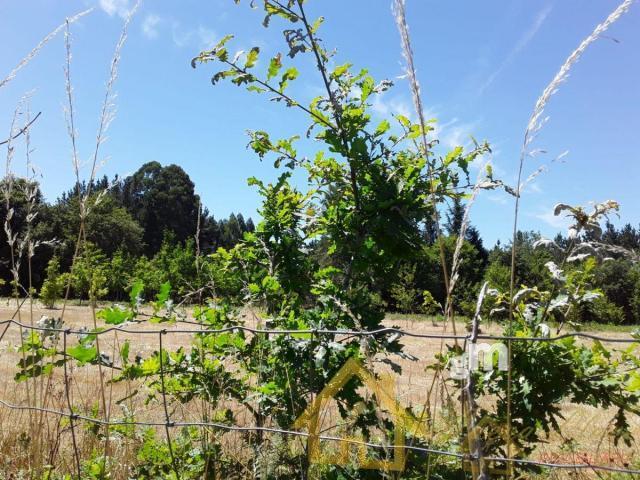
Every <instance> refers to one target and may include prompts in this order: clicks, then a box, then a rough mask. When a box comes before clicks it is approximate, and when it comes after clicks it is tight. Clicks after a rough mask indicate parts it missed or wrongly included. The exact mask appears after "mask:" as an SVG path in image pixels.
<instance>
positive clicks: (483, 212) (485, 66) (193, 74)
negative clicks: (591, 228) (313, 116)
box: [0, 0, 640, 245]
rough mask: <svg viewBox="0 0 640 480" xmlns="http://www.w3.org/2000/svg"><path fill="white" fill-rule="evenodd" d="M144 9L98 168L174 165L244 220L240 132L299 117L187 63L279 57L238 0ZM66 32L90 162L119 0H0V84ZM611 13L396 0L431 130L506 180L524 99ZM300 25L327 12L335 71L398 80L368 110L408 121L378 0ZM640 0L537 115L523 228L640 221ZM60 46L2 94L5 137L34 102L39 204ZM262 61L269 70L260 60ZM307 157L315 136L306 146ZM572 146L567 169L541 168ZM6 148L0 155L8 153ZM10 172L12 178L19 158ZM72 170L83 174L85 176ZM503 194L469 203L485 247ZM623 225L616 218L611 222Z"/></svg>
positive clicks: (498, 234) (62, 172)
mask: <svg viewBox="0 0 640 480" xmlns="http://www.w3.org/2000/svg"><path fill="white" fill-rule="evenodd" d="M242 3H243V5H240V6H236V5H235V4H234V2H233V1H232V0H206V1H205V0H199V1H196V0H181V1H180V2H177V1H175V0H173V1H171V0H147V1H146V2H144V3H143V5H142V8H141V9H140V11H139V12H138V14H137V16H136V18H135V19H134V20H133V23H132V25H131V28H130V34H129V39H128V42H127V44H126V46H125V48H124V51H123V58H122V64H121V69H120V77H119V78H118V82H117V85H116V90H117V93H118V99H117V117H116V119H115V121H114V123H113V125H112V127H111V129H110V131H109V139H108V141H107V143H106V144H105V145H104V147H103V150H102V151H103V154H104V157H105V158H104V165H103V166H102V168H101V170H100V174H102V173H105V174H108V175H113V174H115V173H119V174H121V175H125V174H128V173H132V172H134V171H135V170H136V169H137V168H138V167H139V166H140V165H141V164H143V163H145V162H148V161H151V160H157V161H159V162H160V163H162V164H170V163H177V164H179V165H180V166H182V167H183V168H184V169H185V170H186V171H187V172H188V173H189V175H190V176H191V177H192V179H193V180H194V182H195V184H196V188H197V191H198V193H199V194H200V195H201V196H202V198H203V200H204V202H205V204H206V205H207V206H208V207H209V209H210V210H211V211H212V212H213V213H214V215H215V216H216V217H217V218H220V217H224V216H227V215H228V214H229V213H230V212H231V211H241V212H242V213H244V214H245V215H253V216H254V217H255V210H256V208H257V207H258V205H259V197H258V195H257V194H256V192H255V190H254V189H253V188H252V187H249V186H247V182H246V179H247V177H250V176H257V177H259V178H264V179H271V178H274V176H275V172H274V170H273V168H272V164H271V162H268V161H265V162H263V163H261V162H260V161H259V160H258V159H257V158H256V157H255V155H253V154H252V153H251V152H249V151H247V150H246V143H247V137H246V133H245V132H246V130H247V129H265V130H268V131H270V132H271V133H272V134H273V135H275V136H290V135H293V134H296V133H301V132H304V130H305V129H306V125H305V123H304V118H303V117H301V116H300V115H298V114H297V113H296V112H294V111H291V110H289V109H285V108H284V107H282V108H278V106H274V105H271V104H270V103H269V102H268V100H267V99H266V98H265V97H261V96H257V95H253V94H248V93H246V92H245V91H244V90H241V89H238V88H237V87H234V86H232V85H230V84H221V85H219V86H216V87H212V86H211V84H210V82H209V78H210V76H211V74H212V73H213V72H214V66H211V67H207V66H205V67H199V68H198V69H197V70H193V69H192V68H191V67H190V65H189V62H190V60H191V58H192V57H193V56H195V55H196V54H197V53H198V52H199V51H200V50H201V49H203V48H206V47H208V46H210V45H212V44H213V43H215V41H216V40H217V39H219V38H220V37H222V36H223V35H225V34H227V33H235V34H236V39H235V40H234V42H233V43H232V44H231V48H237V49H243V50H246V49H248V48H250V47H251V46H254V45H258V46H260V47H261V48H262V50H263V56H264V58H266V55H271V54H273V53H275V52H277V51H280V50H282V49H284V47H283V42H282V37H281V33H280V30H279V29H278V26H280V24H279V22H277V21H276V22H273V24H272V26H271V28H269V29H264V28H263V27H262V25H261V19H262V16H261V14H260V12H259V11H254V10H251V9H250V8H249V6H248V1H246V2H242ZM92 6H94V7H95V10H94V11H93V12H92V13H91V14H90V15H88V16H86V17H84V18H83V19H81V20H80V21H79V22H78V23H76V24H74V25H73V26H72V32H73V46H72V48H73V64H72V77H73V83H74V88H75V92H74V93H75V97H76V110H77V118H76V121H77V126H78V128H77V129H78V131H79V135H80V151H81V156H82V158H83V159H88V158H89V154H90V151H91V147H92V142H93V139H94V137H95V131H96V128H97V119H98V114H99V109H100V106H101V100H102V97H103V95H104V84H105V81H106V79H107V76H108V69H109V62H110V59H111V55H112V52H113V48H114V45H115V43H116V41H117V38H118V35H119V32H120V29H121V25H122V21H123V16H124V15H126V11H127V8H129V6H130V2H128V1H127V0H92V1H89V0H65V1H60V0H29V1H26V2H25V1H18V0H5V1H3V2H1V3H0V26H1V29H0V36H1V38H0V78H4V77H5V76H6V75H7V74H8V73H9V72H10V71H11V70H12V68H13V67H14V66H15V65H16V64H17V63H18V62H19V61H20V59H21V58H22V57H23V56H24V55H26V53H28V52H29V51H30V50H31V48H33V46H35V45H36V44H37V43H38V41H39V40H40V39H41V38H42V37H44V36H45V35H46V34H47V33H48V32H49V31H51V30H52V29H53V28H55V27H56V26H57V25H58V24H60V23H61V22H62V21H63V20H64V18H65V17H66V16H70V15H72V14H74V13H76V12H78V11H80V10H83V9H85V8H87V7H92ZM616 6H617V2H616V1H612V0H600V1H597V2H596V1H589V2H587V1H584V0H555V1H553V0H540V1H538V0H517V1H516V0H512V1H510V2H472V1H470V0H467V1H458V2H442V1H432V0H407V14H408V20H409V24H410V28H411V34H412V40H413V45H414V51H415V56H416V64H417V67H418V74H419V77H420V82H421V85H422V91H423V102H424V105H425V108H426V109H427V110H428V112H427V116H428V117H436V118H438V120H439V135H440V139H441V141H442V143H443V145H446V146H453V145H456V144H467V143H468V138H469V135H473V136H474V137H476V138H478V139H486V140H488V141H489V142H490V143H491V144H492V146H493V149H494V156H493V162H494V165H495V170H496V172H497V174H498V176H500V177H502V178H504V179H505V180H506V181H507V182H510V183H514V177H515V173H516V170H517V162H518V155H519V151H520V145H521V142H522V136H523V133H524V130H525V127H526V124H527V121H528V118H529V116H530V114H531V110H532V108H533V105H534V103H535V101H536V99H537V97H538V96H539V95H540V93H541V92H542V90H543V88H544V87H545V86H546V84H547V83H548V82H549V81H550V80H551V78H553V76H554V75H555V73H556V71H557V70H558V68H559V67H560V65H561V64H562V63H563V62H564V60H565V58H566V57H567V56H568V55H569V53H571V51H572V50H573V49H574V48H575V47H576V46H577V45H578V44H579V42H580V41H581V40H582V39H583V38H585V37H586V36H587V35H588V34H589V33H590V32H591V31H592V30H593V28H594V27H595V25H596V24H598V23H600V22H601V21H602V20H604V19H605V18H606V16H607V15H608V14H609V13H610V12H611V11H612V10H613V9H614V8H615V7H616ZM308 9H309V13H310V15H311V16H317V15H324V16H325V17H326V21H325V25H324V27H323V30H322V37H323V38H324V40H325V42H326V44H327V45H328V46H335V47H337V48H338V55H337V61H338V62H340V63H342V62H344V61H350V62H352V63H354V64H355V65H356V66H359V67H367V68H369V70H370V72H371V73H372V74H373V75H374V77H376V78H379V79H381V78H389V79H394V80H395V83H396V86H395V87H394V88H393V89H392V90H391V91H390V92H388V93H387V94H385V95H384V96H383V97H382V98H381V99H380V100H379V101H377V102H376V104H375V105H374V110H375V115H376V116H379V117H380V118H382V117H383V116H389V115H390V114H392V113H404V114H410V113H411V112H412V108H411V101H410V94H409V90H408V85H407V83H406V81H405V80H402V79H398V78H397V77H398V76H399V75H401V74H402V62H401V53H400V42H399V37H398V33H397V31H396V27H395V24H394V20H393V17H392V16H391V11H390V2H389V1H388V0H348V1H345V0H311V1H310V2H309V6H308ZM639 25H640V5H638V4H635V5H634V6H633V7H632V8H631V11H630V12H629V13H628V14H627V15H625V16H624V17H623V18H622V19H620V20H619V21H618V23H616V24H615V25H614V26H613V27H612V28H611V29H610V30H609V32H607V38H603V39H600V40H598V42H596V43H595V44H594V45H593V46H592V47H591V48H590V49H589V50H588V51H587V52H586V54H585V55H584V56H583V58H582V59H581V61H580V62H579V63H578V64H577V65H576V66H575V68H574V69H573V70H572V73H571V76H570V78H569V80H568V82H567V83H566V84H564V85H563V86H562V88H561V90H560V91H559V92H558V94H557V95H555V96H554V97H553V98H552V101H551V103H550V105H549V107H548V109H547V114H548V115H549V116H550V119H549V122H548V124H547V125H546V126H545V128H544V130H543V133H542V134H541V136H540V137H539V138H538V140H537V144H536V148H541V149H544V150H546V151H547V152H548V154H547V155H543V156H540V157H537V158H535V159H532V160H530V161H528V163H527V166H526V168H525V175H526V174H527V173H530V172H532V171H534V170H535V169H537V168H538V167H539V166H540V165H542V164H543V163H547V164H549V166H550V168H549V171H547V172H546V173H544V174H543V175H541V176H540V177H538V178H537V180H536V182H535V183H534V184H532V185H531V186H529V187H528V188H527V191H526V193H525V195H524V198H523V208H522V214H521V222H520V225H521V228H526V229H535V230H541V231H542V232H543V233H544V234H546V235H553V234H554V233H555V232H557V231H559V230H560V229H562V228H563V225H564V223H563V222H562V221H561V220H558V219H556V218H554V217H553V216H552V215H551V210H552V208H553V205H554V204H556V203H558V202H566V203H575V204H586V203H588V202H589V201H602V200H606V199H615V200H618V201H619V202H620V203H621V204H622V210H621V217H622V220H621V221H623V222H631V223H633V224H636V225H637V224H638V223H640V208H639V207H640V201H639V200H638V194H637V189H638V180H639V179H640V159H639V158H638V156H639V154H638V152H640V135H639V134H638V132H640V119H639V111H640V88H639V87H638V86H639V85H640V62H639V61H638V59H639V58H640V56H639V55H638V51H640V48H639V47H640V28H638V27H639ZM64 61H65V57H64V43H63V37H62V35H60V36H58V37H57V38H55V39H54V40H53V41H51V42H50V43H49V44H48V45H47V46H46V47H45V48H44V49H43V50H42V51H41V53H40V54H39V55H38V57H36V58H35V59H34V61H33V62H31V63H30V64H29V65H28V66H27V67H26V68H25V69H23V70H22V71H21V72H20V73H19V74H18V76H17V77H16V79H15V80H13V81H12V82H11V83H10V84H8V85H7V86H6V87H4V88H2V89H1V90H0V112H1V113H0V132H6V133H5V134H2V135H0V136H1V137H3V138H4V137H6V136H7V134H8V132H9V123H10V120H11V116H12V112H13V110H14V108H15V105H16V103H17V101H18V100H19V99H20V98H21V97H22V95H24V93H25V92H29V91H33V93H32V100H31V108H32V110H34V111H36V112H37V111H42V117H41V118H40V119H39V120H38V122H37V126H36V127H34V129H33V131H32V143H33V145H32V146H33V147H34V148H35V151H34V153H33V161H34V162H35V163H36V165H37V167H38V169H39V174H40V175H41V176H42V178H41V182H42V188H43V191H44V193H45V196H46V197H47V199H49V200H52V199H55V197H56V196H58V195H59V194H60V193H61V192H62V191H63V190H66V189H68V188H69V187H70V186H71V185H72V183H73V181H74V174H73V170H72V167H71V160H70V144H69V139H68V136H67V134H66V126H65V122H64V116H63V104H64V95H65V92H64V76H63V68H62V67H63V64H64ZM263 67H264V65H263ZM309 67H310V64H306V63H304V62H303V64H302V65H301V66H300V70H301V78H300V80H298V81H297V82H296V84H295V85H294V86H293V87H292V90H291V91H292V93H293V94H295V96H296V97H297V98H300V99H302V100H306V99H310V98H311V97H313V96H315V95H316V94H318V92H319V88H320V82H319V78H318V77H317V75H315V74H314V73H313V72H312V70H311V68H309ZM306 148H307V149H308V153H311V152H312V148H313V144H311V145H307V147H306ZM565 151H568V152H569V153H568V155H566V156H565V157H564V158H563V161H562V162H551V161H552V160H553V159H554V158H555V157H556V156H558V155H560V154H561V153H563V152H565ZM3 155H4V152H3ZM15 163H16V165H15V168H16V170H17V171H18V173H24V166H23V160H22V156H20V155H17V156H16V159H15ZM88 173H89V172H88V168H86V169H85V172H84V174H85V176H86V175H88ZM512 216H513V203H512V198H509V197H508V196H507V195H506V194H504V193H498V192H488V193H483V194H482V196H481V198H480V199H479V200H478V201H477V202H476V204H475V205H474V208H473V211H472V222H473V223H474V224H475V225H476V226H478V228H479V229H480V231H481V233H482V235H483V236H484V237H485V239H486V242H487V243H488V244H489V245H493V243H494V242H495V240H496V239H498V238H501V239H506V238H508V236H509V231H510V225H511V222H512V218H513V217H512ZM619 222H620V221H616V223H619Z"/></svg>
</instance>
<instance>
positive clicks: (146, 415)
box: [0, 301, 640, 478]
mask: <svg viewBox="0 0 640 480" xmlns="http://www.w3.org/2000/svg"><path fill="white" fill-rule="evenodd" d="M14 313H15V308H14V307H13V306H12V305H8V304H7V302H6V301H4V302H3V304H2V307H0V317H1V318H2V319H8V318H10V317H11V316H12V315H13V314H14ZM60 313H61V312H60V310H47V309H44V308H42V307H41V306H40V305H34V307H33V313H31V311H30V307H28V306H23V308H22V309H21V311H20V314H19V315H20V318H21V321H22V322H23V323H25V324H29V323H30V321H31V318H33V319H34V320H36V321H37V320H38V319H39V318H40V317H41V316H42V315H48V316H59V315H60ZM16 318H18V315H16ZM246 322H247V324H248V325H255V322H254V321H253V320H252V319H251V316H249V315H247V316H246ZM385 324H386V325H387V326H397V327H399V328H401V329H402V330H406V331H410V332H416V333H442V332H448V330H447V329H446V328H444V326H443V325H442V324H440V323H437V322H435V321H434V319H426V318H425V317H421V316H390V317H389V318H388V319H387V320H386V321H385ZM65 325H66V326H67V327H71V328H74V329H80V328H82V327H87V328H93V320H92V315H91V309H90V308H89V307H87V306H76V305H70V306H68V307H67V308H66V312H65ZM164 327H165V325H163V328H164ZM129 328H131V329H132V330H136V331H137V332H138V333H136V334H133V333H123V332H117V333H109V334H106V335H104V336H101V337H100V342H101V344H100V349H101V351H103V352H108V354H109V355H110V357H111V358H115V357H117V350H118V349H119V347H120V346H121V345H122V344H123V342H125V341H126V340H129V342H130V345H131V356H132V357H133V356H135V355H140V356H141V357H147V356H149V354H150V353H151V352H153V351H156V350H158V348H159V345H158V342H159V335H158V334H156V333H149V332H150V331H157V330H158V325H149V324H139V325H133V326H131V327H129ZM166 328H167V332H168V333H167V335H166V337H165V341H164V347H165V348H167V349H169V350H175V349H177V348H179V347H186V348H187V349H188V346H189V343H190V338H191V337H192V335H191V334H189V333H171V332H172V331H173V330H176V329H181V330H185V329H194V330H195V329H197V328H198V327H196V326H193V325H191V326H189V325H186V326H185V325H184V324H178V325H166ZM464 328H465V326H464V324H463V323H462V322H459V323H458V326H457V330H458V333H460V332H463V331H464ZM483 330H484V331H485V332H487V333H499V329H498V328H497V327H496V326H489V327H484V328H483ZM145 332H146V333H145ZM3 333H4V334H3ZM602 334H603V335H606V336H608V337H611V338H615V337H624V336H628V333H625V332H624V331H617V332H605V333H602ZM0 335H2V339H1V341H0V378H1V379H2V381H1V382H0V399H1V400H3V401H5V402H9V403H11V404H17V405H27V404H29V405H31V406H33V405H36V406H38V407H44V408H47V409H52V410H58V411H68V404H67V399H66V396H65V394H64V376H63V371H62V369H61V368H60V369H57V370H56V371H55V373H54V374H53V375H52V376H50V377H49V376H41V377H39V378H38V379H36V380H35V381H29V382H21V383H16V382H15V381H14V376H15V374H16V372H17V367H16V364H17V363H18V362H19V360H20V356H21V354H20V353H19V352H18V347H19V345H20V329H19V327H17V326H15V325H12V326H11V327H10V328H8V329H7V330H6V332H4V327H3V328H0ZM76 341H77V340H75V339H73V338H72V337H69V342H70V343H75V342H76ZM449 342H451V341H449ZM403 344H404V346H405V351H406V352H407V353H409V354H410V355H412V356H414V357H415V358H416V359H417V360H415V361H410V360H397V361H398V362H399V363H400V364H401V365H402V369H403V372H402V374H401V375H396V376H395V384H396V394H397V396H398V399H399V401H400V403H401V404H403V405H407V406H409V405H411V406H413V407H414V410H415V411H416V412H419V411H420V410H421V407H422V406H423V405H424V403H425V401H426V398H427V392H428V390H429V388H430V386H431V384H432V381H433V374H432V373H431V372H432V371H431V370H429V369H427V366H428V365H429V364H430V363H433V362H434V356H435V355H436V354H437V353H438V352H440V351H441V348H442V346H443V345H442V342H441V341H440V340H439V339H424V338H415V337H404V340H403ZM115 373H117V372H114V370H111V369H108V368H103V369H102V375H103V379H104V380H103V381H104V383H105V386H106V387H105V397H106V403H107V405H109V408H108V411H109V416H110V418H111V419H112V420H117V419H123V418H124V415H125V413H131V414H133V416H134V417H135V419H136V420H137V421H140V422H151V423H154V422H156V423H157V422H163V421H164V410H163V406H162V403H161V402H160V401H158V399H156V400H155V401H150V402H148V403H146V402H145V399H146V394H145V391H144V387H143V386H142V385H139V384H136V383H134V382H119V383H116V384H111V383H109V380H110V379H111V378H112V376H113V375H114V374H115ZM69 378H70V379H71V380H70V398H69V400H70V401H71V403H72V405H73V407H74V410H75V411H76V412H77V413H80V414H84V415H88V416H90V415H91V414H92V412H95V411H97V410H98V409H99V406H100V404H101V401H102V400H101V388H100V376H99V371H98V368H97V367H96V366H86V367H80V368H79V367H74V368H73V369H72V370H71V371H70V372H69ZM445 393H446V394H448V395H449V398H450V399H452V400H453V401H454V403H455V404H456V405H457V406H458V407H459V400H458V399H459V391H448V392H440V394H438V393H436V396H435V398H436V403H437V402H440V405H439V408H437V409H436V413H435V415H436V417H435V418H434V420H435V425H436V432H435V435H436V436H435V438H436V440H437V438H438V435H439V434H441V435H442V436H443V437H446V436H447V435H450V434H451V432H452V431H454V430H455V428H456V427H457V426H456V425H455V424H453V422H452V420H451V417H450V416H446V415H445V410H444V409H443V408H442V400H443V395H445ZM27 398H30V399H31V401H30V402H27V400H26V399H27ZM456 402H457V403H456ZM170 408H171V418H172V419H173V420H174V421H184V422H189V421H194V422H197V421H200V420H201V419H202V418H203V415H204V413H205V412H204V411H203V405H201V404H199V403H198V402H195V401H194V402H191V403H190V404H188V405H186V406H185V405H181V406H177V405H171V406H170ZM613 413H614V411H607V410H601V409H595V408H590V407H587V406H575V405H572V404H566V405H565V406H564V407H563V416H564V420H563V421H562V423H561V431H562V432H563V435H562V436H560V435H558V434H555V433H554V434H551V435H550V436H549V438H548V442H547V443H546V444H544V445H543V446H541V447H540V448H538V450H537V451H536V452H535V453H534V456H533V457H534V458H536V459H539V460H545V461H552V462H556V463H597V464H601V465H618V466H624V465H626V464H630V463H633V462H634V460H635V459H637V458H639V457H640V453H639V452H638V450H637V449H636V448H626V447H621V446H617V447H616V446H614V445H613V442H612V438H611V435H610V434H609V432H610V431H611V427H612V424H611V421H612V417H613ZM632 421H633V423H632V429H633V432H634V434H635V435H636V437H640V419H639V418H637V417H636V418H633V419H632ZM238 422H240V423H241V424H242V423H243V422H244V425H245V426H246V425H248V423H249V417H248V415H247V416H246V418H243V415H242V412H238ZM0 425H2V430H1V432H0V466H1V467H2V470H3V471H15V470H16V469H19V468H21V467H22V468H24V467H25V466H28V463H29V462H30V461H32V459H31V458H30V455H29V454H28V452H29V451H30V449H33V448H36V449H39V451H40V455H44V456H45V457H50V458H51V462H53V461H54V458H57V457H59V458H58V461H59V459H60V458H62V459H63V460H64V461H67V462H70V461H71V460H72V456H71V453H70V452H71V443H70V431H69V425H68V420H66V419H62V420H61V419H59V418H58V417H57V416H56V415H53V414H43V413H42V412H28V411H25V410H12V409H9V408H7V407H6V406H1V405H0ZM30 425H31V426H30ZM34 425H35V426H34ZM87 428H88V425H83V427H82V428H80V429H79V430H80V440H79V445H80V448H81V449H82V451H83V455H87V456H90V455H91V453H92V452H95V451H97V450H99V449H101V448H103V446H104V445H102V444H101V440H98V437H96V436H95V435H89V434H87V431H88V430H87ZM34 429H37V432H38V436H37V437H36V436H34V434H33V432H34ZM217 433H218V434H220V435H225V440H226V441H225V444H226V445H227V446H228V449H229V451H230V452H232V454H233V455H237V456H238V457H241V456H242V455H243V450H244V448H243V445H242V443H241V442H239V441H238V435H237V434H235V433H233V432H231V433H221V432H217ZM38 437H39V438H38ZM114 438H115V437H114ZM34 442H36V443H34ZM37 442H40V443H39V444H38V443H37ZM109 448H110V449H111V455H113V456H115V457H119V463H120V464H121V465H123V466H124V465H126V464H127V462H128V461H132V460H133V458H131V457H130V456H131V455H134V453H133V452H135V449H133V448H132V446H131V444H130V443H129V442H120V441H116V440H113V441H111V442H110V446H109ZM128 457H129V458H128ZM123 468H124V467H123ZM558 475H560V474H558ZM563 475H564V474H563ZM580 475H585V478H591V475H592V474H591V473H589V472H582V473H580ZM0 478H1V477H0ZM562 478H563V477H562ZM574 478H575V476H574Z"/></svg>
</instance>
